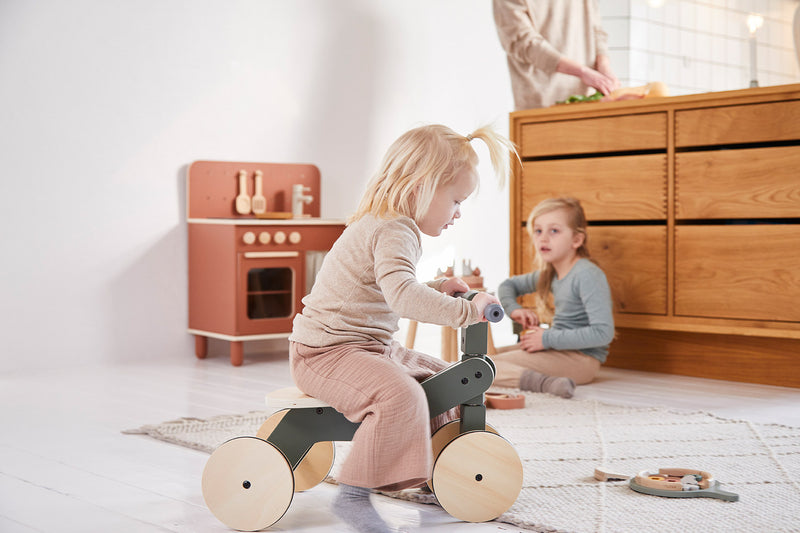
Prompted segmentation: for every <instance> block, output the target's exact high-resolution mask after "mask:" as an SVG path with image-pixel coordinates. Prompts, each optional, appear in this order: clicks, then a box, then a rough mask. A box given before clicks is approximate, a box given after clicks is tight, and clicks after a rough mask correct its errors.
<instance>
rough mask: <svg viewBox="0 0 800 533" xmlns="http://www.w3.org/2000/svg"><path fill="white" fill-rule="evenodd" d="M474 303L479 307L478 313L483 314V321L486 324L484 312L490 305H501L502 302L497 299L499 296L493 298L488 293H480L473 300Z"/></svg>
mask: <svg viewBox="0 0 800 533" xmlns="http://www.w3.org/2000/svg"><path fill="white" fill-rule="evenodd" d="M472 301H473V303H475V305H476V306H478V312H479V313H480V314H481V320H482V321H483V322H486V317H485V316H483V312H484V310H485V309H486V306H487V305H489V304H499V303H500V300H498V299H497V296H492V295H491V294H489V293H488V292H479V293H478V294H476V295H475V297H474V298H472Z"/></svg>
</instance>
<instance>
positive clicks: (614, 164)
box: [520, 154, 667, 220]
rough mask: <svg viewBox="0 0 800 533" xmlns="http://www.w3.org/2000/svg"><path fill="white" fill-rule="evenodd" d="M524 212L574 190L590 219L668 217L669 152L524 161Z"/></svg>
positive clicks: (526, 214)
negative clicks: (545, 200)
mask: <svg viewBox="0 0 800 533" xmlns="http://www.w3.org/2000/svg"><path fill="white" fill-rule="evenodd" d="M522 173H523V176H524V177H525V178H524V179H523V181H522V184H521V192H522V204H521V205H522V212H521V213H520V215H521V216H523V217H527V216H528V214H529V213H530V211H531V209H533V208H534V207H535V206H536V204H538V203H539V202H541V201H542V200H544V199H546V198H551V197H554V196H574V197H575V198H577V199H579V200H580V201H581V205H582V206H583V210H584V212H585V213H586V218H587V219H589V220H663V219H666V217H667V156H666V155H665V154H648V155H629V156H615V157H590V158H580V159H556V160H545V161H529V162H525V163H523V165H522Z"/></svg>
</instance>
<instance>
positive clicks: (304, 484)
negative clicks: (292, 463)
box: [256, 409, 336, 492]
mask: <svg viewBox="0 0 800 533" xmlns="http://www.w3.org/2000/svg"><path fill="white" fill-rule="evenodd" d="M288 412H289V410H288V409H283V410H282V411H278V412H277V413H273V414H272V415H270V417H269V418H267V419H266V420H265V421H264V423H263V424H261V427H260V428H258V433H256V436H257V437H258V438H259V439H264V440H267V437H269V435H270V433H272V430H274V429H275V428H276V427H277V426H278V423H279V422H280V421H281V420H282V419H283V417H284V416H285V415H286V413H288ZM335 454H336V449H335V447H334V445H333V442H331V441H325V442H317V443H316V444H314V445H313V446H312V447H311V449H310V450H308V453H307V454H306V456H305V457H303V459H302V460H301V461H300V463H299V464H298V465H297V467H296V468H295V469H294V491H295V492H302V491H304V490H308V489H310V488H312V487H316V486H317V485H319V484H320V483H321V482H322V481H323V480H324V479H325V478H326V477H328V474H329V473H330V471H331V468H333V460H334V457H335Z"/></svg>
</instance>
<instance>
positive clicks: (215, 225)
mask: <svg viewBox="0 0 800 533" xmlns="http://www.w3.org/2000/svg"><path fill="white" fill-rule="evenodd" d="M186 197H187V203H188V205H187V226H188V229H187V233H188V263H189V265H188V266H189V333H191V334H193V335H194V336H195V355H196V356H197V357H198V358H199V359H203V358H205V357H206V355H207V353H208V338H209V337H210V338H217V339H222V340H225V341H229V342H230V359H231V363H232V364H233V365H234V366H240V365H241V364H242V363H243V361H244V345H243V343H244V342H245V341H255V340H265V339H274V338H285V337H287V336H288V335H289V333H291V330H292V320H293V318H294V315H295V314H296V313H298V312H300V311H301V310H302V302H301V299H302V298H303V296H305V295H306V294H307V293H308V291H309V290H310V287H311V285H312V284H313V281H314V276H315V275H316V272H317V270H318V269H319V266H320V265H321V262H322V258H323V257H324V255H325V253H326V252H327V251H328V250H330V247H331V246H332V245H333V243H334V242H335V241H336V239H337V238H338V237H339V235H341V233H342V231H344V227H345V224H344V221H341V220H324V219H321V218H319V215H320V202H319V197H320V173H319V169H318V168H317V167H316V166H314V165H308V164H287V163H240V162H228V161H195V162H194V163H192V164H191V165H190V166H189V170H188V173H187V194H186ZM254 211H255V213H254ZM301 212H302V213H301Z"/></svg>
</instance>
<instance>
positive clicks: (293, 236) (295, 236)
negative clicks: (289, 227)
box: [289, 231, 303, 244]
mask: <svg viewBox="0 0 800 533" xmlns="http://www.w3.org/2000/svg"><path fill="white" fill-rule="evenodd" d="M302 239H303V237H302V236H301V235H300V232H299V231H293V232H291V233H290V234H289V242H290V243H292V244H297V243H299V242H300V241H301V240H302Z"/></svg>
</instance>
